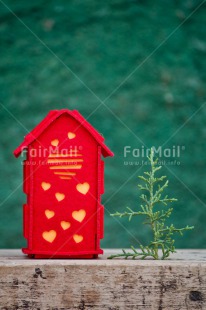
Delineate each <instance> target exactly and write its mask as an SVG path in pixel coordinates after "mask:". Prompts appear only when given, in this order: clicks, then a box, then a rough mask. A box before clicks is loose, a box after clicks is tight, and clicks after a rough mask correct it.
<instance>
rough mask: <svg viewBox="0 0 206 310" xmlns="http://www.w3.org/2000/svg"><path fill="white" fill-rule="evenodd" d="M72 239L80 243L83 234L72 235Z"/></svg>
mask: <svg viewBox="0 0 206 310" xmlns="http://www.w3.org/2000/svg"><path fill="white" fill-rule="evenodd" d="M73 239H74V241H75V242H76V243H80V242H82V241H83V236H81V235H73Z"/></svg>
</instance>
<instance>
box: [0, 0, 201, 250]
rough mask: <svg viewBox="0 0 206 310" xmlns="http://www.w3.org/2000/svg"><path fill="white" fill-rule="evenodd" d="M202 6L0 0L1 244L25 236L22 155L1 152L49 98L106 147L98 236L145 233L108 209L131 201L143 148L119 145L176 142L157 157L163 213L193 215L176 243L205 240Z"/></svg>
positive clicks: (121, 238)
mask: <svg viewBox="0 0 206 310" xmlns="http://www.w3.org/2000/svg"><path fill="white" fill-rule="evenodd" d="M205 16H206V4H202V5H201V1H198V0H184V1H182V0H176V1H175V0H174V1H172V0H159V1H154V0H153V1H152V0H144V1H142V0H139V1H138V0H110V1H108V0H105V1H95V0H85V1H80V0H70V1H66V0H60V1H43V0H36V1H33V2H31V1H26V0H19V1H14V0H13V1H11V0H5V1H4V4H3V2H2V3H0V37H1V41H0V42H1V45H0V53H1V54H0V55H1V56H0V72H1V74H0V87H1V97H0V98H1V99H0V103H1V105H0V128H1V131H0V132H1V135H0V143H1V145H0V147H1V149H0V150H1V156H0V167H1V174H0V200H1V201H0V211H1V216H0V247H1V248H17V247H22V246H24V245H25V240H24V239H23V237H22V204H23V203H24V202H25V196H24V194H23V193H22V188H21V181H22V166H21V160H20V159H19V160H16V159H15V158H14V157H13V155H12V152H13V150H14V149H15V148H16V146H17V145H18V144H19V143H20V142H21V141H22V140H23V137H24V135H25V134H26V133H27V132H28V131H30V130H31V129H32V128H33V127H34V126H35V125H37V124H38V123H39V122H40V121H41V119H42V118H43V117H44V116H45V115H46V114H47V113H48V111H49V110H50V109H62V108H68V109H78V110H79V111H80V112H81V113H82V114H83V116H84V117H89V118H88V120H89V122H91V124H92V125H93V126H95V127H96V128H97V129H98V130H99V131H100V132H101V133H103V134H104V136H105V139H106V143H107V145H108V146H109V147H110V148H111V149H112V150H113V151H114V153H115V157H114V158H108V159H106V173H105V182H106V192H105V194H104V196H103V202H105V208H106V212H105V238H104V240H103V241H102V246H103V247H129V246H130V245H131V244H132V245H137V246H138V244H137V241H136V240H135V239H138V240H139V241H141V242H142V243H145V242H147V241H148V240H149V238H150V234H149V232H148V230H147V229H146V228H144V227H143V226H142V224H141V223H142V218H135V219H134V220H133V221H132V222H131V223H128V220H127V219H126V218H124V219H121V220H115V219H114V218H112V217H110V215H109V213H112V212H114V211H116V210H117V211H122V210H124V209H125V207H126V206H129V207H131V208H133V209H135V208H137V209H138V208H139V203H140V201H139V198H138V197H139V194H140V193H139V191H138V189H137V183H138V182H139V181H138V179H137V176H138V175H140V174H142V173H143V171H144V170H145V169H146V167H142V166H140V165H139V166H138V165H137V163H138V161H141V160H145V158H133V157H132V156H131V155H129V156H128V157H127V158H126V159H125V158H124V156H123V149H124V146H125V145H128V146H131V148H140V149H141V148H142V146H143V145H146V146H148V147H151V146H152V145H154V146H156V147H158V146H161V145H164V148H171V147H173V146H177V145H179V146H181V148H183V149H181V156H180V158H172V159H171V158H170V159H168V158H167V159H166V160H167V161H168V160H170V165H167V166H166V167H163V169H162V171H163V173H164V174H166V175H167V176H168V178H169V180H170V186H169V188H168V190H167V193H168V194H169V195H170V196H173V197H176V198H178V202H177V203H175V204H174V205H173V206H174V208H175V209H174V213H173V216H172V219H171V221H173V222H174V223H175V224H176V225H177V226H184V225H186V224H189V225H195V229H194V230H193V231H190V232H186V233H185V235H184V237H183V238H179V237H178V238H177V243H176V245H177V246H178V247H182V248H204V247H205V240H206V227H205V221H206V190H205V187H206V186H205V185H206V169H205V168H206V143H205V141H206V122H205V118H206V104H205V103H206V101H205V100H206V88H205V82H206V23H205ZM131 73H133V74H131ZM130 74H131V75H130ZM127 77H128V79H127V80H125V79H126V78H127ZM122 82H123V83H122ZM121 83H122V84H121ZM120 84H121V85H120ZM119 85H120V87H119V88H118V86H119ZM114 90H115V91H114ZM113 91H114V92H113ZM108 96H109V97H108ZM106 98H107V99H106ZM105 99H106V101H105V102H104V103H103V104H101V103H102V102H101V101H104V100H105ZM100 104H101V105H100ZM95 109H96V111H95V112H94V110H95ZM92 112H93V114H92V115H90V114H91V113H92ZM163 159H164V158H163ZM174 160H178V161H179V162H180V164H179V165H177V164H173V165H172V164H171V161H172V162H173V163H174ZM125 161H127V162H132V163H133V165H126V163H125ZM128 230H129V232H128Z"/></svg>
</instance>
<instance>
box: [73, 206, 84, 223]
mask: <svg viewBox="0 0 206 310" xmlns="http://www.w3.org/2000/svg"><path fill="white" fill-rule="evenodd" d="M85 216H86V211H85V210H83V209H81V210H79V211H73V212H72V217H73V219H75V220H76V221H78V222H80V223H81V222H82V221H83V219H84V218H85Z"/></svg>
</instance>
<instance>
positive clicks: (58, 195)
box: [55, 193, 65, 201]
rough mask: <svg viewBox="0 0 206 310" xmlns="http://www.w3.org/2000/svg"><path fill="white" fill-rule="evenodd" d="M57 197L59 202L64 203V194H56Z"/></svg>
mask: <svg viewBox="0 0 206 310" xmlns="http://www.w3.org/2000/svg"><path fill="white" fill-rule="evenodd" d="M55 197H56V199H57V200H58V201H62V200H63V199H64V198H65V195H64V194H62V193H56V194H55Z"/></svg>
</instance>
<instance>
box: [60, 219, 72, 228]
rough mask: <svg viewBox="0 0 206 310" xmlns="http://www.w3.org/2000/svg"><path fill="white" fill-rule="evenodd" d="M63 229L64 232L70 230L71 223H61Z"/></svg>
mask: <svg viewBox="0 0 206 310" xmlns="http://www.w3.org/2000/svg"><path fill="white" fill-rule="evenodd" d="M60 224H61V227H62V228H63V229H64V230H66V229H68V228H69V227H70V226H71V224H70V223H69V222H66V221H61V223H60Z"/></svg>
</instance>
